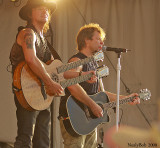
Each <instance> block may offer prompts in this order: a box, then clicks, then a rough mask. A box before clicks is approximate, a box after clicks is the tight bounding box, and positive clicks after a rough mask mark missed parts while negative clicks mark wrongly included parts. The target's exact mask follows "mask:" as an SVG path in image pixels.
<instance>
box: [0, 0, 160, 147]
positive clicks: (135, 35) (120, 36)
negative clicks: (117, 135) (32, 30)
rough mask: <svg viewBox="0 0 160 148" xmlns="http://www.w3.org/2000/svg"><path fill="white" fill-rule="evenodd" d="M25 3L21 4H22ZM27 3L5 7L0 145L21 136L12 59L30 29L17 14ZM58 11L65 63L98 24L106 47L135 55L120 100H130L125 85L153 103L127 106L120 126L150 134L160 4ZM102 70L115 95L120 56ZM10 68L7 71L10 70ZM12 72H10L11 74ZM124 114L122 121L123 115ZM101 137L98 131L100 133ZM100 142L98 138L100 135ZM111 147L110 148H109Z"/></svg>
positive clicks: (62, 1) (87, 2)
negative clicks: (22, 30) (80, 35)
mask: <svg viewBox="0 0 160 148" xmlns="http://www.w3.org/2000/svg"><path fill="white" fill-rule="evenodd" d="M20 2H21V3H20ZM25 3H26V0H20V1H19V2H17V3H13V2H11V1H10V0H5V1H4V0H1V1H0V35H1V36H0V63H1V64H0V70H1V77H0V82H1V85H0V100H1V103H0V141H1V142H11V143H13V141H14V139H15V136H16V130H17V127H16V118H15V111H16V108H15V106H14V100H13V94H12V90H11V84H12V79H11V78H12V75H11V73H10V72H8V71H9V70H11V68H10V67H8V65H9V53H10V49H11V47H12V44H13V43H14V41H15V35H16V33H17V28H18V26H20V25H25V22H24V21H22V20H21V19H20V18H19V16H18V12H19V9H20V8H21V7H22V6H23V5H24V4H25ZM57 5H58V7H57V10H56V12H55V14H54V15H53V18H52V20H51V26H52V29H53V34H54V47H55V49H56V50H57V52H58V53H59V55H60V56H61V58H62V60H63V62H64V63H66V62H67V60H68V58H69V57H71V56H72V55H73V54H74V53H76V52H77V51H76V42H75V37H76V34H77V32H78V30H79V28H80V27H81V26H83V25H84V24H88V23H98V24H100V26H101V27H103V28H104V30H105V32H106V34H107V35H106V40H105V43H104V44H105V45H106V46H111V47H122V48H127V49H130V50H131V51H130V52H127V53H123V54H122V56H121V80H122V81H123V83H122V81H121V88H120V89H121V94H127V92H126V89H125V86H124V84H125V85H126V86H127V87H128V88H129V90H130V91H131V92H138V91H139V90H140V89H142V88H148V89H149V90H150V91H151V93H152V97H151V100H149V101H144V102H143V101H141V104H140V105H138V106H130V105H124V106H122V107H121V110H122V109H123V116H122V120H121V124H125V125H131V126H136V127H140V128H146V129H149V128H150V124H151V123H152V122H153V121H156V120H157V117H158V113H157V105H156V104H157V101H158V99H159V98H160V91H159V88H160V83H159V82H160V77H159V75H160V68H159V63H160V59H159V57H160V50H159V48H160V43H159V40H160V28H159V26H160V20H159V18H160V2H159V0H154V1H151V0H121V1H119V0H59V1H58V2H57ZM103 64H105V65H107V66H108V67H109V69H110V74H109V76H108V77H107V78H104V79H103V82H104V87H105V89H106V90H108V91H111V92H114V93H116V72H115V69H116V66H117V55H116V54H115V53H113V52H108V53H107V54H106V55H105V59H104V61H103ZM7 67H8V68H7ZM7 69H8V71H7ZM58 105H59V99H55V100H54V105H53V106H54V129H53V131H54V147H55V148H63V144H62V141H63V140H62V138H61V133H60V129H59V121H58V120H57V116H58ZM121 110H120V115H121V114H122V112H121ZM110 114H111V115H112V118H111V119H112V121H111V122H110V123H108V124H105V125H102V126H100V128H103V129H104V130H107V128H109V127H111V126H113V125H115V114H114V113H113V112H111V113H110ZM98 132H99V130H98ZM98 137H99V135H98ZM106 147H107V146H106Z"/></svg>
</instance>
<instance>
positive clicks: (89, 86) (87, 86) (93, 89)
mask: <svg viewBox="0 0 160 148" xmlns="http://www.w3.org/2000/svg"><path fill="white" fill-rule="evenodd" d="M73 57H78V58H79V59H84V58H87V56H85V55H84V54H82V53H81V52H79V53H77V54H76V55H74V56H72V57H71V58H73ZM97 67H98V64H97V62H89V63H88V64H85V65H83V68H82V71H90V70H96V68H97ZM79 84H80V85H81V86H82V87H83V89H84V90H85V91H86V93H87V94H88V95H93V94H96V93H97V92H98V86H99V85H98V84H99V82H98V81H97V82H96V83H87V82H86V81H85V82H82V83H79ZM65 94H66V95H65V96H62V97H61V101H60V108H59V114H60V116H62V117H67V111H66V101H67V98H68V97H69V96H70V95H71V94H70V92H69V90H68V89H67V88H66V89H65Z"/></svg>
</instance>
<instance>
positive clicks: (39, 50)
mask: <svg viewBox="0 0 160 148" xmlns="http://www.w3.org/2000/svg"><path fill="white" fill-rule="evenodd" d="M26 28H31V29H32V30H33V31H34V32H35V34H36V44H35V46H36V55H37V57H38V58H39V59H40V60H41V61H43V62H44V63H46V62H47V61H49V60H50V59H51V53H52V54H56V56H57V57H58V59H60V58H59V56H58V54H57V53H56V51H55V50H54V49H53V48H52V47H51V45H50V44H49V43H48V42H47V40H46V39H44V40H43V39H42V38H41V37H40V35H39V34H38V33H37V32H36V30H35V28H34V27H33V26H31V27H26ZM17 35H18V34H17ZM48 44H49V46H48ZM53 50H54V51H53ZM56 56H54V55H53V57H54V58H55V57H56ZM10 61H11V65H12V73H13V72H14V70H15V68H16V66H17V65H18V64H19V63H20V62H22V61H25V58H24V54H23V49H22V47H21V46H20V45H18V43H17V41H15V43H14V44H13V46H12V49H11V52H10Z"/></svg>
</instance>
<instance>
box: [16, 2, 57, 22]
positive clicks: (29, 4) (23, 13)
mask: <svg viewBox="0 0 160 148" xmlns="http://www.w3.org/2000/svg"><path fill="white" fill-rule="evenodd" d="M38 6H46V7H47V8H48V9H50V11H51V14H52V13H53V12H54V11H55V10H56V3H55V2H53V1H47V0H28V2H27V4H26V5H25V6H23V7H22V8H21V9H20V11H19V16H20V18H21V19H23V20H26V21H27V20H29V16H28V12H31V9H32V8H36V7H38Z"/></svg>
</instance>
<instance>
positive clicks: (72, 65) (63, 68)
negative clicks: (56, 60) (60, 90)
mask: <svg viewBox="0 0 160 148" xmlns="http://www.w3.org/2000/svg"><path fill="white" fill-rule="evenodd" d="M93 60H94V57H93V56H92V57H89V58H85V59H82V60H79V61H76V62H71V63H68V64H64V65H62V66H59V67H57V73H58V74H59V73H62V72H65V71H67V70H70V69H74V68H76V67H78V66H80V65H84V64H87V63H89V62H91V61H93Z"/></svg>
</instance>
